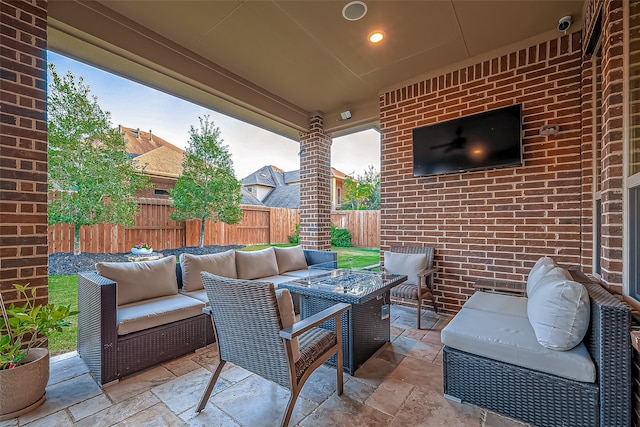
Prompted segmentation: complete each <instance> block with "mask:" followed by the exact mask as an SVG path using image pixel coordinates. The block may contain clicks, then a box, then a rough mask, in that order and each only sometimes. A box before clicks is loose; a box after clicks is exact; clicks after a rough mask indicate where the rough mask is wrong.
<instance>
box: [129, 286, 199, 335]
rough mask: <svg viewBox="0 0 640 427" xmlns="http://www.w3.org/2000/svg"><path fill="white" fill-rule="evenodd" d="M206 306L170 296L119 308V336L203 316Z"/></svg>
mask: <svg viewBox="0 0 640 427" xmlns="http://www.w3.org/2000/svg"><path fill="white" fill-rule="evenodd" d="M203 307H204V304H203V303H202V301H198V300H196V299H193V298H189V297H187V296H184V295H170V296H166V297H160V298H153V299H150V300H145V301H138V302H134V303H131V304H125V305H123V306H120V307H118V311H117V314H116V320H117V325H118V326H117V329H118V335H126V334H130V333H132V332H137V331H144V330H145V329H149V328H154V327H156V326H160V325H166V324H168V323H173V322H177V321H179V320H183V319H188V318H190V317H195V316H198V315H200V314H202V308H203Z"/></svg>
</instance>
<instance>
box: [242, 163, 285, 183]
mask: <svg viewBox="0 0 640 427" xmlns="http://www.w3.org/2000/svg"><path fill="white" fill-rule="evenodd" d="M283 173H284V172H283V171H282V169H279V168H277V167H275V166H272V165H266V166H263V167H261V168H260V169H258V170H257V171H255V172H253V173H251V174H250V175H247V176H246V177H244V178H242V185H264V186H266V187H277V186H278V185H282V184H283V183H284V178H283V177H282V174H283Z"/></svg>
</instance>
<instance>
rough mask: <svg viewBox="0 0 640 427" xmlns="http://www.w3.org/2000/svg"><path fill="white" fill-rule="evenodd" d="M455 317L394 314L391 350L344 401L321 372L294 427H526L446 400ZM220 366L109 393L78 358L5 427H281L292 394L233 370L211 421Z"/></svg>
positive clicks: (188, 360) (196, 367) (62, 360)
mask: <svg viewBox="0 0 640 427" xmlns="http://www.w3.org/2000/svg"><path fill="white" fill-rule="evenodd" d="M449 319H450V317H447V316H444V315H436V314H434V313H431V312H426V313H425V314H423V317H422V324H423V325H424V326H423V327H424V328H427V329H424V330H416V329H415V309H414V308H409V307H404V306H398V305H393V306H392V307H391V320H392V323H391V324H392V327H391V340H392V341H391V342H390V343H388V344H386V345H385V346H384V347H383V348H382V349H381V350H380V351H378V352H377V353H376V354H375V355H374V356H373V357H372V358H371V359H369V360H368V361H367V362H366V363H365V364H364V365H363V366H362V367H360V369H358V370H357V371H356V373H355V376H353V377H352V376H349V375H346V374H345V377H344V381H345V383H344V394H343V395H342V396H338V395H337V394H336V392H335V385H336V384H335V369H334V368H331V367H328V366H322V367H320V368H319V369H318V370H317V371H316V372H315V373H314V374H313V375H312V376H311V377H310V378H309V380H308V381H307V383H306V384H305V386H304V388H303V390H302V393H301V396H300V397H299V398H298V402H297V404H296V407H295V410H294V413H293V419H292V423H291V425H292V426H293V425H295V426H301V427H314V426H393V427H396V426H397V427H400V426H470V427H471V426H474V427H475V426H487V427H489V426H493V427H511V426H513V427H515V426H523V425H525V424H522V423H519V422H517V421H514V420H511V419H508V418H505V417H502V416H499V415H497V414H494V413H492V412H489V411H486V410H484V409H481V408H478V407H475V406H472V405H469V404H464V403H463V404H458V403H455V402H451V401H449V400H447V399H445V398H444V397H443V395H442V355H441V353H442V344H441V343H440V331H441V330H442V328H443V327H444V325H446V324H447V322H448V321H449ZM217 362H218V354H217V349H216V347H215V345H213V346H210V348H208V349H206V350H202V351H199V352H196V353H194V354H190V355H188V356H185V357H182V358H180V359H177V360H175V361H172V362H170V363H166V364H163V365H161V366H158V367H156V368H153V369H150V370H147V371H145V372H142V373H139V374H136V375H133V376H131V377H129V378H126V379H124V380H122V381H120V382H118V383H115V384H112V385H108V386H106V387H104V389H102V390H101V389H100V388H99V387H98V386H97V384H96V383H95V381H94V380H93V378H92V376H91V375H90V374H89V372H88V369H87V367H86V366H85V364H84V363H83V362H82V359H80V358H79V357H78V355H77V354H76V353H75V352H74V353H68V354H65V355H62V356H58V357H55V358H52V362H51V378H50V381H49V385H48V387H47V400H46V401H45V403H44V404H43V405H42V406H40V407H39V408H38V409H36V410H34V411H32V412H30V413H28V414H25V415H23V416H21V417H19V418H18V419H13V420H9V421H4V422H0V427H9V426H10V427H13V426H23V425H28V426H31V427H35V426H67V425H77V426H91V427H99V426H111V425H116V426H136V427H137V426H225V427H226V426H229V427H230V426H251V427H254V426H277V425H279V423H280V420H281V417H282V414H283V412H284V409H285V406H286V403H287V401H288V399H289V391H288V390H286V389H284V388H282V387H280V386H278V385H275V384H273V383H271V382H269V381H266V380H264V379H263V378H261V377H259V376H257V375H255V374H252V373H250V372H248V371H246V370H244V369H241V368H239V367H235V366H233V365H230V364H228V365H227V366H226V367H225V369H224V370H223V371H222V374H221V380H219V381H218V384H217V386H216V389H215V390H214V393H213V394H212V396H211V398H210V399H209V402H208V404H207V406H206V408H205V409H204V411H203V412H202V413H200V414H199V415H196V414H195V412H194V409H195V405H196V404H197V403H198V401H199V399H200V396H201V393H202V390H203V389H204V387H205V384H206V383H207V381H208V380H209V377H210V374H211V372H213V371H214V369H215V367H216V365H217Z"/></svg>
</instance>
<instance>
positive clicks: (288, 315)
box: [276, 289, 300, 362]
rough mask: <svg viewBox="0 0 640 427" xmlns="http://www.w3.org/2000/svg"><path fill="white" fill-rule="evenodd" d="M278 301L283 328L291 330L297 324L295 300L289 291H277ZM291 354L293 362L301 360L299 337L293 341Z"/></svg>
mask: <svg viewBox="0 0 640 427" xmlns="http://www.w3.org/2000/svg"><path fill="white" fill-rule="evenodd" d="M276 299H277V300H278V311H279V312H280V321H281V322H282V328H283V329H285V328H290V327H291V326H293V324H294V323H296V314H295V312H294V310H293V300H292V299H291V294H290V293H289V290H288V289H276ZM291 353H292V355H293V361H294V362H297V361H298V359H300V343H299V342H298V337H295V338H294V339H292V340H291Z"/></svg>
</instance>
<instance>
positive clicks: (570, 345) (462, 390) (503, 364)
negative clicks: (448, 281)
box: [442, 267, 631, 427]
mask: <svg viewBox="0 0 640 427" xmlns="http://www.w3.org/2000/svg"><path fill="white" fill-rule="evenodd" d="M533 271H534V270H533V269H532V274H530V276H529V279H530V280H529V283H528V285H527V296H528V297H519V296H515V295H513V291H514V288H522V289H523V288H524V286H515V287H514V286H513V282H504V283H500V282H499V281H486V280H484V281H481V282H483V283H482V284H481V285H480V286H479V287H480V288H484V289H485V290H486V289H490V290H491V293H487V292H476V293H475V294H473V295H472V296H471V298H469V300H467V302H466V303H465V304H464V306H463V307H462V309H461V310H460V312H459V313H458V314H457V315H456V316H455V317H454V318H453V319H452V321H451V322H450V323H449V325H447V326H446V327H445V328H444V329H443V331H442V342H443V344H445V347H444V350H443V381H444V393H445V396H446V397H448V398H452V399H453V400H460V401H465V402H468V403H472V404H475V405H478V406H481V407H484V408H487V409H490V410H492V411H496V412H499V413H502V414H505V415H507V416H510V417H513V418H517V419H520V420H523V421H526V422H530V423H532V424H534V425H536V426H538V427H544V426H554V427H555V426H591V427H598V426H601V427H609V426H620V427H622V426H630V425H631V344H630V335H629V332H630V326H631V315H630V310H629V308H628V307H626V306H625V305H624V304H622V303H621V302H620V301H619V300H618V299H616V298H615V297H614V296H612V295H611V294H609V293H608V292H607V291H606V290H605V289H604V288H602V287H601V286H600V285H599V284H597V283H593V282H592V281H590V280H589V278H587V277H586V276H585V275H584V274H583V273H581V272H580V271H577V270H564V272H566V273H567V274H568V275H569V276H568V278H567V277H560V278H558V277H555V278H553V277H551V278H550V277H549V276H548V275H550V276H553V274H554V273H552V272H555V274H556V275H557V274H559V273H560V274H564V273H563V272H560V271H559V270H558V269H557V267H556V268H555V269H554V268H552V269H549V270H548V272H546V273H545V274H544V275H542V278H541V279H540V281H538V282H537V283H538V284H540V287H538V288H535V284H533V283H531V281H532V280H531V279H532V276H533V275H534V274H533ZM538 276H540V274H538ZM538 278H539V277H538ZM535 280H536V279H534V281H535ZM554 280H555V282H554ZM550 283H552V285H551V287H547V288H543V287H542V286H545V285H549V284H550ZM553 283H555V285H553ZM554 286H555V288H554ZM476 288H478V286H476ZM496 289H497V290H498V292H503V291H504V292H506V293H509V294H510V295H505V294H501V293H493V292H495V291H496ZM540 289H546V290H545V291H543V292H542V294H544V293H545V292H546V295H543V297H540V295H541V294H540ZM567 289H569V290H567ZM523 291H524V289H523ZM556 291H559V292H556ZM565 303H566V304H565ZM558 305H561V306H562V305H565V306H568V307H569V308H568V312H570V313H571V314H570V316H568V317H566V316H565V315H566V314H567V312H563V313H559V311H558V310H559V309H558ZM565 308H566V307H564V308H563V307H560V310H564V309H565ZM574 309H575V311H573V312H572V310H574ZM585 310H586V311H585ZM580 311H582V313H580ZM574 315H575V316H574ZM563 316H565V317H564V320H567V318H569V321H568V322H567V325H568V328H565V327H564V324H563V322H564V320H563V319H562V318H563ZM583 337H584V338H583Z"/></svg>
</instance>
